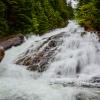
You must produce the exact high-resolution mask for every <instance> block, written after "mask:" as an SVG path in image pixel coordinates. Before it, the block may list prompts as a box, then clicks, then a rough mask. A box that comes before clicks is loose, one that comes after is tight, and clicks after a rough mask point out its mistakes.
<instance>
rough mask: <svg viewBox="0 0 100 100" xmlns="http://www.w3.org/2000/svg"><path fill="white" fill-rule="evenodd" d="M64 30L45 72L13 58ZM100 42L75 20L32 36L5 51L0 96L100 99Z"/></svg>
mask: <svg viewBox="0 0 100 100" xmlns="http://www.w3.org/2000/svg"><path fill="white" fill-rule="evenodd" d="M62 32H63V33H64V36H63V37H62V40H63V43H62V44H60V45H59V46H58V47H57V50H56V52H55V55H54V60H53V61H52V62H50V64H49V65H48V69H47V70H46V71H44V72H43V73H39V72H37V71H34V72H32V71H28V70H26V66H24V65H16V64H14V60H15V59H16V58H17V57H18V56H19V55H20V54H23V52H24V51H26V50H27V49H29V50H30V51H31V50H33V52H34V50H35V49H36V48H37V47H38V46H40V45H41V44H42V43H43V42H44V41H45V39H47V38H49V37H51V36H53V35H55V34H59V33H62ZM99 95H100V43H99V38H98V36H97V35H96V34H94V33H90V32H85V31H84V28H82V27H80V26H79V25H78V24H77V23H76V22H75V21H69V24H68V26H66V27H65V28H61V29H56V30H53V31H51V32H49V33H47V34H45V35H43V36H35V35H33V36H29V37H28V39H26V41H25V43H23V44H22V45H20V46H18V47H12V48H11V49H9V50H7V51H6V55H5V58H4V59H3V61H2V63H0V100H100V96H99Z"/></svg>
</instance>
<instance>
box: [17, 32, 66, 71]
mask: <svg viewBox="0 0 100 100" xmlns="http://www.w3.org/2000/svg"><path fill="white" fill-rule="evenodd" d="M63 36H64V33H59V34H57V35H54V36H51V37H49V38H47V39H46V40H45V41H44V42H43V43H42V44H41V45H40V46H39V47H38V48H37V50H36V51H33V50H32V47H31V50H30V48H29V50H27V51H26V52H24V53H23V54H22V55H21V56H19V57H18V58H17V60H16V61H15V63H16V64H20V65H25V66H26V67H27V69H28V70H31V71H38V72H43V71H45V70H46V69H47V68H48V64H49V63H50V62H52V61H53V59H54V57H55V51H56V49H57V47H58V46H59V45H60V44H61V43H62V41H63V40H62V37H63ZM30 51H32V52H30Z"/></svg>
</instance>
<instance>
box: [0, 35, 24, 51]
mask: <svg viewBox="0 0 100 100" xmlns="http://www.w3.org/2000/svg"><path fill="white" fill-rule="evenodd" d="M23 42H24V36H23V35H22V34H18V35H13V36H9V37H4V38H3V39H0V46H2V47H3V48H4V49H5V50H7V49H9V48H11V47H12V46H17V45H20V44H22V43H23Z"/></svg>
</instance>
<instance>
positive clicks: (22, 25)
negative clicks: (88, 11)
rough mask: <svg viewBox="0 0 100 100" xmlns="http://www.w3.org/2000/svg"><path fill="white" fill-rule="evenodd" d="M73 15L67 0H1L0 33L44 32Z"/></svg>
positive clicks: (56, 26)
mask: <svg viewBox="0 0 100 100" xmlns="http://www.w3.org/2000/svg"><path fill="white" fill-rule="evenodd" d="M72 17H73V10H72V8H71V7H70V6H67V4H66V2H65V0H0V35H11V34H16V33H23V34H27V33H30V32H33V33H36V34H43V33H45V32H47V31H49V30H51V29H54V28H58V27H64V26H65V25H66V23H67V21H68V19H70V18H72Z"/></svg>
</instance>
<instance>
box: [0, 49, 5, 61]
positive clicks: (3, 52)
mask: <svg viewBox="0 0 100 100" xmlns="http://www.w3.org/2000/svg"><path fill="white" fill-rule="evenodd" d="M4 56H5V50H4V48H3V47H0V62H1V61H2V59H3V58H4Z"/></svg>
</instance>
